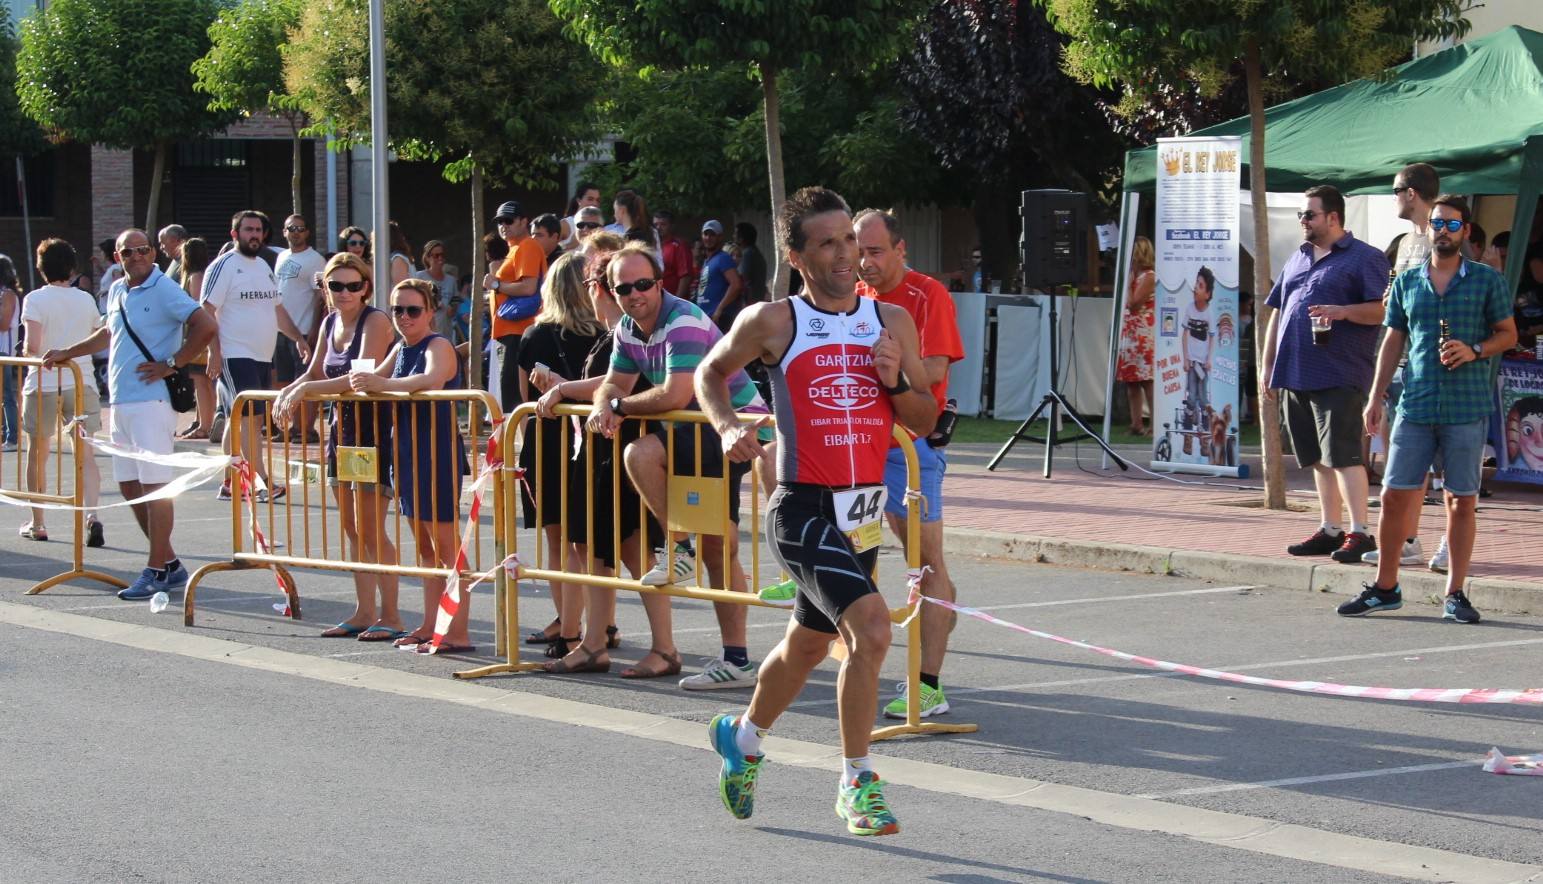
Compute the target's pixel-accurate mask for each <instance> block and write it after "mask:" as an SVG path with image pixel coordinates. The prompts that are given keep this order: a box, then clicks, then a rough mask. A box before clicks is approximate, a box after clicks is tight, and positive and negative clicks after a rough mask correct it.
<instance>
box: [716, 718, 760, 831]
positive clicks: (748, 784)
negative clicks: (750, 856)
mask: <svg viewBox="0 0 1543 884" xmlns="http://www.w3.org/2000/svg"><path fill="white" fill-rule="evenodd" d="M736 727H738V724H737V723H736V722H735V719H734V716H732V715H717V716H714V717H713V720H712V723H711V724H709V725H708V726H707V736H708V740H709V741H710V742H711V743H712V746H713V750H714V751H716V752H717V753H718V756H719V757H720V758H722V759H723V767H722V768H721V769H720V770H719V771H718V797H720V798H722V799H723V806H724V807H726V808H728V811H729V813H732V814H734V818H735V819H737V820H748V819H750V814H751V813H753V812H754V811H755V778H756V777H757V776H759V775H760V773H761V762H763V761H765V760H766V756H765V755H746V754H744V753H742V752H740V751H739V745H738V744H737V743H736V742H735V741H734V729H735V728H736Z"/></svg>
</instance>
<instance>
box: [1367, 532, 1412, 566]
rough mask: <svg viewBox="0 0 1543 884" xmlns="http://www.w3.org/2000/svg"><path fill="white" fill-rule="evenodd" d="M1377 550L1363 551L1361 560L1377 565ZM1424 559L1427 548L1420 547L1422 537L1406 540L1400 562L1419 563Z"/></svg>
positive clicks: (1407, 563) (1406, 563) (1405, 563)
mask: <svg viewBox="0 0 1543 884" xmlns="http://www.w3.org/2000/svg"><path fill="white" fill-rule="evenodd" d="M1377 552H1378V551H1377V550H1372V551H1371V552H1364V553H1361V561H1363V562H1365V563H1366V564H1368V565H1376V564H1377V558H1378V556H1377ZM1423 561H1425V550H1423V549H1421V548H1420V538H1418V537H1416V538H1415V539H1413V540H1406V541H1404V549H1403V552H1401V553H1399V556H1398V563H1399V564H1400V565H1418V564H1420V563H1421V562H1423Z"/></svg>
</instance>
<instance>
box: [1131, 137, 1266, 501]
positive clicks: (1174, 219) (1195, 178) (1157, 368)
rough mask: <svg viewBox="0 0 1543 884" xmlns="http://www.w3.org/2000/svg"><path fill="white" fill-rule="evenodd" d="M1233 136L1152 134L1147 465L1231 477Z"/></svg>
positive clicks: (1236, 167)
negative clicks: (1152, 328) (1153, 255)
mask: <svg viewBox="0 0 1543 884" xmlns="http://www.w3.org/2000/svg"><path fill="white" fill-rule="evenodd" d="M1241 142H1242V139H1241V138H1239V137H1238V136H1235V135H1233V136H1219V137H1215V138H1160V139H1158V141H1157V145H1158V148H1157V213H1156V214H1157V227H1156V231H1155V232H1156V237H1155V243H1154V245H1156V247H1157V248H1156V251H1157V267H1156V271H1157V291H1156V292H1155V294H1154V297H1155V299H1156V305H1157V348H1156V352H1155V353H1154V356H1153V360H1154V362H1153V377H1154V379H1155V381H1156V384H1155V387H1154V392H1155V394H1156V395H1155V396H1154V397H1153V398H1154V401H1153V405H1152V424H1153V427H1154V432H1153V434H1152V468H1153V469H1155V470H1169V471H1174V472H1192V473H1204V474H1207V475H1213V476H1238V475H1243V474H1246V471H1244V472H1240V470H1239V465H1238V417H1239V408H1238V371H1239V363H1238V328H1239V323H1238V188H1239V185H1240V183H1241V170H1242V162H1241V158H1240V151H1241V148H1242V143H1241Z"/></svg>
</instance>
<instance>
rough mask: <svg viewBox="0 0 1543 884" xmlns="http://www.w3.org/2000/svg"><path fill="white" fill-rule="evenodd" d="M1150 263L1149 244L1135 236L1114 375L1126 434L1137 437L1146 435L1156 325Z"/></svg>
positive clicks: (1154, 278) (1153, 280) (1154, 288)
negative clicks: (1121, 391) (1126, 407)
mask: <svg viewBox="0 0 1543 884" xmlns="http://www.w3.org/2000/svg"><path fill="white" fill-rule="evenodd" d="M1152 264H1153V253H1152V241H1151V240H1149V239H1147V238H1146V237H1144V236H1138V237H1136V244H1135V247H1134V248H1132V249H1131V258H1130V280H1129V282H1127V283H1126V286H1125V318H1124V319H1123V320H1122V321H1121V323H1120V355H1119V360H1118V362H1117V363H1116V367H1115V372H1114V376H1115V379H1116V380H1119V381H1123V382H1124V383H1125V396H1126V401H1127V402H1128V403H1129V404H1130V431H1131V433H1132V434H1134V435H1137V436H1144V435H1146V433H1147V427H1146V418H1145V414H1146V409H1147V407H1148V406H1151V405H1152V404H1153V403H1152V353H1153V345H1154V343H1155V338H1154V336H1155V334H1156V330H1157V323H1156V313H1155V312H1154V311H1153V309H1152V296H1153V294H1154V292H1155V290H1156V286H1157V278H1156V275H1155V274H1154V273H1153V272H1152Z"/></svg>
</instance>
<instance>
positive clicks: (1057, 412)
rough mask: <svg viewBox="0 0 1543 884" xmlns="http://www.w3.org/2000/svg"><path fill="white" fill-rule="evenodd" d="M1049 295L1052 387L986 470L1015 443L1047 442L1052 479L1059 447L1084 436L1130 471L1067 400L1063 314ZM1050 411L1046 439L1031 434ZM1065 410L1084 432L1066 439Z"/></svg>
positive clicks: (1046, 458) (1046, 447) (995, 464)
mask: <svg viewBox="0 0 1543 884" xmlns="http://www.w3.org/2000/svg"><path fill="white" fill-rule="evenodd" d="M1025 289H1027V286H1025ZM1045 297H1046V298H1049V299H1050V390H1049V392H1047V393H1045V397H1044V398H1043V399H1041V400H1039V405H1038V406H1036V407H1035V408H1034V412H1033V413H1032V414H1030V415H1029V417H1028V419H1027V420H1025V421H1024V422H1023V423H1021V424H1019V425H1018V429H1016V430H1013V434H1012V435H1011V436H1009V437H1008V439H1007V441H1006V442H1005V443H1003V444H1002V447H1001V449H999V450H998V451H997V453H996V455H995V456H994V457H992V458H991V462H990V463H988V464H986V469H987V470H989V471H995V470H996V468H997V464H999V463H1001V462H1002V458H1004V457H1006V456H1007V452H1009V451H1011V450H1012V448H1013V446H1014V445H1017V444H1018V443H1019V442H1020V441H1025V442H1042V443H1044V445H1045V478H1046V479H1048V478H1050V470H1051V467H1052V465H1053V464H1054V462H1055V449H1056V446H1059V445H1065V444H1066V443H1068V442H1079V441H1081V440H1083V439H1092V440H1093V441H1094V442H1095V443H1097V445H1098V447H1099V448H1102V449H1103V450H1104V453H1105V454H1107V455H1109V457H1110V459H1112V460H1113V461H1114V462H1115V464H1117V465H1118V466H1119V467H1120V469H1122V470H1129V469H1130V465H1129V464H1127V463H1126V462H1125V459H1124V458H1122V457H1120V456H1119V455H1118V454H1115V453H1114V449H1113V448H1110V447H1109V443H1107V442H1105V441H1104V440H1103V439H1102V438H1100V437H1099V435H1098V434H1097V433H1096V432H1094V431H1093V428H1092V427H1090V426H1088V422H1087V420H1086V419H1084V418H1083V416H1082V415H1080V414H1078V413H1077V409H1075V408H1073V407H1072V404H1071V403H1070V402H1067V401H1066V397H1065V396H1062V395H1061V384H1060V357H1059V354H1058V353H1057V350H1058V349H1059V348H1058V346H1057V342H1058V341H1059V340H1060V338H1061V322H1060V316H1059V315H1058V314H1057V312H1056V309H1055V295H1054V294H1046V295H1045ZM1047 411H1048V412H1049V414H1048V417H1049V419H1050V420H1049V423H1048V424H1047V425H1046V427H1047V429H1046V431H1045V436H1044V438H1040V437H1038V436H1034V435H1031V434H1030V433H1029V431H1028V430H1029V427H1030V426H1031V425H1033V423H1034V422H1035V421H1037V420H1039V417H1040V415H1042V414H1045V413H1046V412H1047ZM1063 412H1064V413H1065V415H1066V416H1067V417H1068V418H1070V419H1071V422H1072V423H1073V424H1075V425H1076V426H1077V429H1079V430H1081V432H1080V433H1078V434H1077V435H1075V436H1068V437H1066V438H1064V439H1063V438H1061V437H1060V429H1061V414H1062V413H1063Z"/></svg>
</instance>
